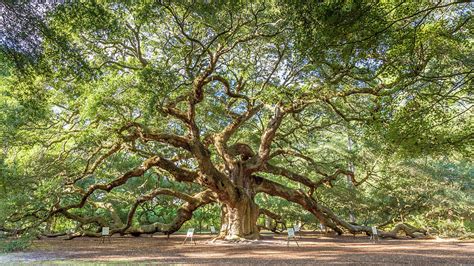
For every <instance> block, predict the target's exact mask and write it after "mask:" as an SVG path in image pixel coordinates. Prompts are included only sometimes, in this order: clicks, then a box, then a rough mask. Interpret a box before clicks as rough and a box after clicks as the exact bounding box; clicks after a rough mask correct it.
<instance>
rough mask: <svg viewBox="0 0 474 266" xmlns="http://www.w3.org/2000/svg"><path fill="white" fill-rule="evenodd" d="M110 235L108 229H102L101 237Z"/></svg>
mask: <svg viewBox="0 0 474 266" xmlns="http://www.w3.org/2000/svg"><path fill="white" fill-rule="evenodd" d="M109 233H110V230H109V228H108V227H102V235H103V236H108V235H109Z"/></svg>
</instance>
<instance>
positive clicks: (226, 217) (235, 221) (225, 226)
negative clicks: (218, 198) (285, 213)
mask: <svg viewBox="0 0 474 266" xmlns="http://www.w3.org/2000/svg"><path fill="white" fill-rule="evenodd" d="M242 192H243V194H242V198H241V200H240V201H238V202H235V203H234V204H223V205H222V214H221V225H222V226H221V232H220V235H219V237H220V238H224V239H226V240H239V239H242V238H245V239H258V238H259V234H258V227H257V218H258V215H259V210H258V206H257V204H256V203H255V202H254V200H253V197H251V196H250V195H247V194H246V193H245V192H244V191H242Z"/></svg>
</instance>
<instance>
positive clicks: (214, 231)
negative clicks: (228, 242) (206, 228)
mask: <svg viewBox="0 0 474 266" xmlns="http://www.w3.org/2000/svg"><path fill="white" fill-rule="evenodd" d="M215 233H216V228H215V227H214V226H212V225H211V234H215Z"/></svg>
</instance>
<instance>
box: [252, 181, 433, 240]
mask: <svg viewBox="0 0 474 266" xmlns="http://www.w3.org/2000/svg"><path fill="white" fill-rule="evenodd" d="M253 177H254V182H255V183H256V184H257V185H258V188H257V191H258V192H263V193H266V194H269V195H272V196H277V197H281V198H284V199H286V200H288V201H291V202H294V203H297V204H299V205H301V206H302V207H303V208H305V209H306V210H308V211H309V212H311V213H312V214H314V216H316V218H318V220H319V221H320V222H321V223H323V224H325V225H326V226H328V227H330V228H332V229H333V230H334V231H336V232H337V233H338V234H342V233H343V230H342V229H341V228H340V227H342V228H344V229H346V230H348V231H349V232H351V233H359V232H365V233H367V234H369V235H370V234H372V228H371V227H370V226H362V225H353V224H350V223H348V222H346V221H344V220H342V219H341V218H339V217H338V216H337V215H336V214H334V213H333V212H332V211H331V210H330V209H329V208H327V207H325V206H323V205H322V204H320V203H318V202H317V201H316V200H315V199H314V198H313V197H311V196H308V195H307V194H305V193H304V192H302V191H301V190H295V189H291V188H288V187H285V186H283V185H281V184H278V183H276V182H273V181H271V180H268V179H265V178H262V177H259V176H253ZM400 231H403V232H405V234H407V235H408V236H410V237H416V233H422V234H426V231H424V230H420V229H416V228H414V227H411V226H409V225H406V224H401V225H397V226H396V227H395V228H394V229H393V230H392V231H390V232H385V231H382V230H378V234H379V236H381V237H390V238H397V237H398V236H397V235H398V233H399V232H400Z"/></svg>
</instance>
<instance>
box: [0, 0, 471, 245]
mask: <svg viewBox="0 0 474 266" xmlns="http://www.w3.org/2000/svg"><path fill="white" fill-rule="evenodd" d="M6 7H9V8H10V9H12V10H14V9H15V7H14V6H11V5H10V6H9V5H6ZM471 13H472V5H471V4H469V3H456V2H452V1H450V2H446V3H445V2H443V1H440V2H437V3H431V2H426V3H421V4H414V3H404V2H395V1H393V2H392V1H380V2H378V3H366V2H365V1H351V2H350V3H348V2H343V1H331V2H327V3H326V2H318V3H313V1H303V2H298V1H295V2H292V1H282V2H272V1H270V2H269V1H266V2H258V1H257V2H256V3H224V2H216V3H212V2H211V3H200V2H193V1H182V2H181V1H176V2H175V1H145V2H144V3H134V4H131V3H123V2H109V3H100V4H99V3H94V2H92V3H70V4H64V5H57V6H54V7H50V9H49V10H44V13H42V14H41V16H39V17H38V16H36V18H38V19H39V21H41V23H37V24H36V25H37V26H38V28H37V29H36V30H34V29H33V30H31V31H30V32H29V37H30V38H29V39H33V40H34V43H35V45H36V46H34V47H33V48H29V47H28V46H21V47H24V48H25V49H16V47H20V44H21V43H23V42H17V43H16V44H15V42H10V45H9V46H5V47H3V49H4V50H5V51H7V50H8V52H9V53H7V55H11V54H28V53H29V51H30V52H31V58H32V59H31V61H32V62H30V64H28V65H27V66H26V67H23V68H21V69H22V71H21V72H20V73H17V74H11V75H10V76H9V77H8V78H5V79H4V80H5V81H4V82H3V83H4V88H7V89H4V91H8V96H9V97H10V99H15V100H11V102H10V103H9V104H11V105H12V106H15V105H17V106H21V108H25V109H26V110H28V111H24V110H22V109H21V108H20V107H19V108H20V109H19V110H17V111H13V113H12V114H10V116H9V117H10V119H12V118H11V117H12V116H15V112H16V115H17V118H16V119H15V122H11V121H12V120H9V122H8V123H7V122H5V124H4V125H2V127H4V132H5V133H4V134H3V136H2V137H3V139H4V140H5V141H4V143H5V144H6V145H4V155H5V156H6V157H8V158H10V160H11V161H13V162H16V163H17V167H18V168H21V169H25V170H24V171H23V172H22V173H21V174H19V176H22V177H23V179H22V180H21V181H20V182H23V183H22V184H23V185H24V187H25V189H26V190H27V191H30V192H31V195H29V196H28V197H26V198H25V199H24V200H25V201H27V202H30V204H29V207H28V208H27V209H25V210H23V211H21V212H20V213H14V214H12V215H11V216H10V218H9V222H12V223H13V222H17V225H18V226H19V227H18V228H17V231H18V230H24V229H26V228H31V227H34V226H38V225H40V224H42V223H47V222H48V221H50V220H51V219H54V218H55V217H65V218H67V219H70V220H73V221H76V222H77V224H78V225H79V226H78V227H77V228H76V230H75V231H74V233H73V234H74V236H80V235H91V236H93V235H98V233H97V231H91V230H87V229H88V228H90V227H87V226H86V225H91V224H96V225H99V226H109V225H110V226H111V227H112V228H111V230H112V232H113V233H131V234H141V233H155V232H163V233H166V234H170V233H173V232H175V231H177V230H178V229H179V228H180V227H181V226H182V225H183V223H184V222H186V221H188V220H189V219H191V218H192V215H193V212H194V211H195V210H196V209H198V208H200V207H202V206H204V205H207V204H210V203H219V204H220V206H221V229H220V235H219V237H221V238H226V239H241V238H247V239H249V238H251V239H255V238H258V227H257V218H258V216H259V215H260V213H267V214H268V215H272V214H271V213H270V212H269V211H268V210H260V209H259V206H258V205H257V204H256V203H255V197H256V195H257V194H259V193H264V194H267V195H269V196H275V197H280V198H283V199H285V200H287V201H290V202H293V203H296V204H298V205H300V206H301V207H302V208H304V209H305V210H307V211H309V212H310V213H311V214H313V215H314V216H315V217H316V218H317V219H318V220H319V221H320V222H321V223H322V224H325V225H326V226H328V227H330V228H332V229H333V230H334V231H336V232H338V233H343V232H344V231H349V232H351V233H357V232H367V233H371V229H370V227H369V226H363V225H356V224H351V223H348V222H346V221H345V219H343V218H341V217H339V216H338V215H337V214H336V213H335V212H333V211H332V210H331V209H330V208H329V207H328V206H326V205H325V204H323V203H322V202H321V201H320V200H318V193H320V192H321V188H322V187H324V186H332V185H333V183H334V182H336V181H337V180H338V179H347V180H349V182H350V183H351V184H353V185H354V186H355V187H357V186H359V185H361V184H364V182H365V181H367V180H369V179H371V178H372V173H373V169H372V170H367V171H358V172H357V171H356V172H354V171H353V168H352V167H349V166H348V165H349V164H350V160H351V159H350V158H348V157H347V156H344V155H338V154H332V153H334V150H331V149H328V148H327V147H328V146H327V145H326V144H327V143H328V142H330V141H331V140H333V139H332V138H333V137H331V136H339V137H342V138H347V134H348V133H349V134H350V135H351V136H350V137H351V138H354V139H355V138H358V136H364V138H365V139H370V140H371V141H374V142H378V143H380V144H381V146H383V149H384V150H385V151H384V152H386V153H390V152H401V153H402V154H419V153H439V152H442V151H453V150H456V151H457V152H460V153H461V154H468V153H469V152H472V146H470V145H469V140H472V131H469V130H468V129H466V127H467V126H468V125H469V123H470V122H471V123H472V116H470V113H471V111H472V109H471V107H472V99H471V98H470V97H471V96H472V91H470V88H471V86H472V69H473V65H472V63H473V61H472V19H471V15H472V14H471ZM12 14H13V15H12V17H13V18H12V21H15V14H14V12H13V13H12ZM19 24H21V23H19ZM23 25H24V24H23ZM20 28H21V27H20ZM20 37H21V34H20ZM15 38H16V39H18V38H19V37H18V36H13V37H12V39H15ZM23 41H24V42H26V43H31V41H30V42H28V39H26V40H23ZM33 50H34V53H33ZM10 58H11V57H10ZM15 58H17V57H13V59H15ZM13 61H14V60H13ZM12 67H13V66H12ZM5 95H6V94H5ZM9 110H14V108H12V107H10V108H9ZM4 121H7V120H4ZM319 147H325V148H319ZM11 158H13V159H11ZM18 164H24V165H18ZM363 164H364V165H366V164H367V162H364V163H363ZM356 167H358V166H356ZM374 167H375V166H374ZM16 174H17V175H18V173H16ZM161 178H165V179H166V180H169V182H172V183H173V184H177V185H173V186H168V187H164V186H161V185H160V184H163V183H162V182H157V181H156V180H157V179H158V180H159V179H161ZM136 180H141V181H142V182H140V181H136ZM150 180H151V181H150ZM153 180H154V181H153ZM134 182H136V183H134ZM147 182H148V183H147ZM131 183H133V184H137V185H136V186H135V187H134V186H133V184H132V185H130V184H131ZM180 183H183V184H189V185H188V186H182V185H181V186H180V185H179V184H180ZM150 184H153V185H150ZM127 185H128V187H126V186H127ZM124 188H126V189H124ZM127 190H134V191H133V192H134V195H135V194H137V193H138V194H139V196H137V197H136V198H135V199H134V200H133V202H131V203H130V207H129V209H128V213H127V214H126V215H125V216H126V218H125V219H123V218H121V217H118V215H117V214H116V212H117V210H116V209H114V206H113V204H111V203H113V202H114V201H115V200H117V198H119V197H120V196H119V195H120V194H123V195H127V193H130V191H127ZM114 193H116V194H114ZM159 195H167V196H172V197H174V198H176V199H177V200H178V202H181V203H182V205H181V206H180V207H179V208H178V210H177V212H176V215H175V218H174V219H173V220H172V222H171V223H167V224H164V223H158V222H155V223H149V224H144V223H137V222H136V221H135V222H134V219H135V218H136V217H135V213H136V211H137V208H138V207H139V206H140V205H142V204H143V203H145V202H149V201H154V200H156V197H157V196H159ZM32 201H35V203H32ZM80 209H88V210H90V211H89V212H80V211H78V210H80ZM97 209H103V210H106V212H107V213H108V214H104V213H103V212H97V211H94V210H97ZM0 226H2V224H0ZM2 227H3V229H4V230H12V229H11V228H7V227H8V226H5V225H3V226H2ZM400 230H402V231H405V232H406V233H407V234H409V235H412V236H414V232H415V231H416V229H414V228H412V227H410V226H408V225H405V224H400V225H398V226H396V227H395V228H394V229H393V230H392V231H388V232H382V231H381V232H380V234H381V235H382V236H388V237H396V234H397V233H398V231H400Z"/></svg>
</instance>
